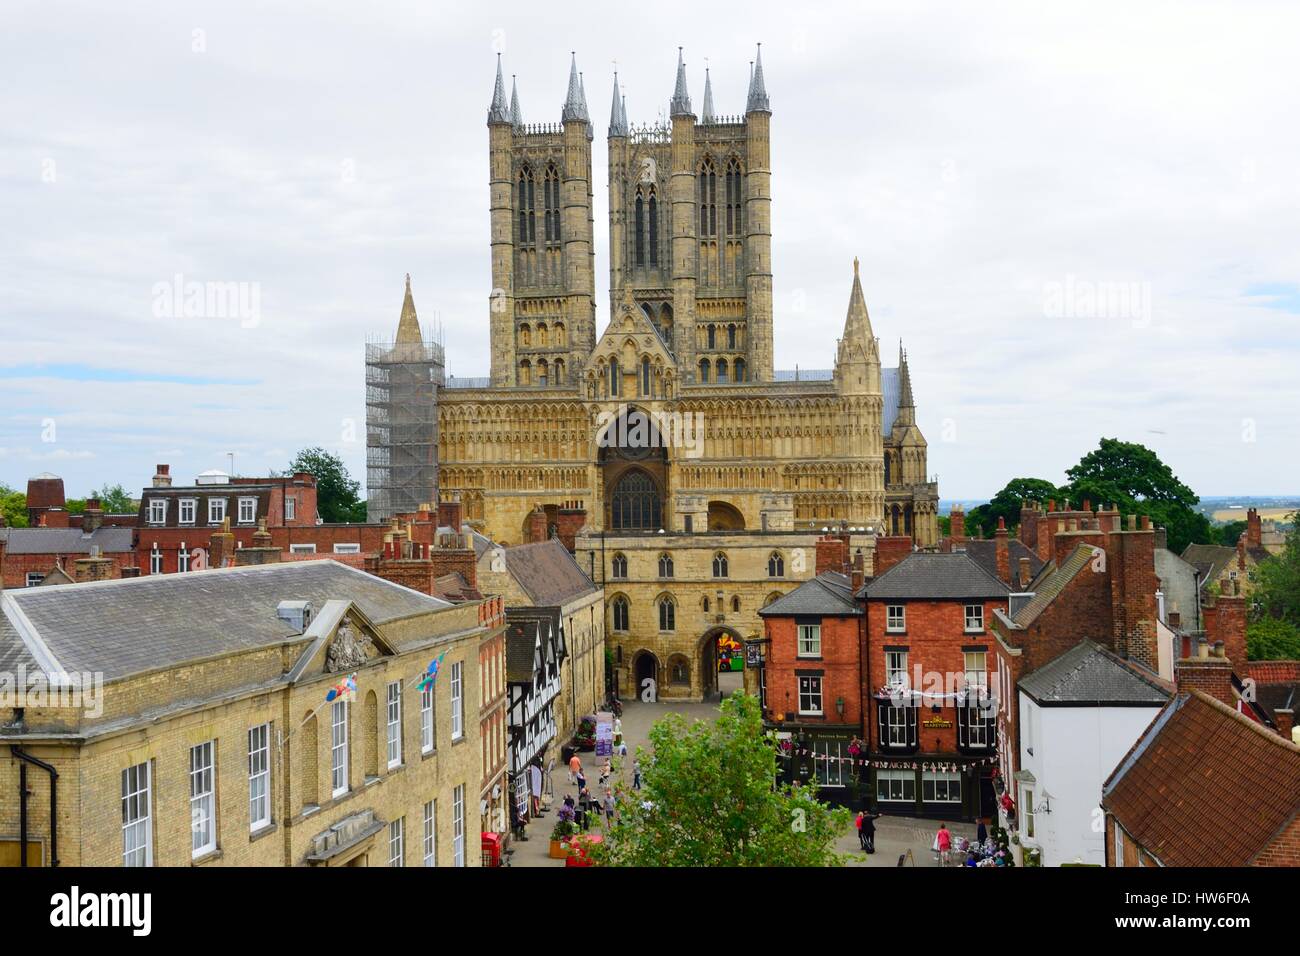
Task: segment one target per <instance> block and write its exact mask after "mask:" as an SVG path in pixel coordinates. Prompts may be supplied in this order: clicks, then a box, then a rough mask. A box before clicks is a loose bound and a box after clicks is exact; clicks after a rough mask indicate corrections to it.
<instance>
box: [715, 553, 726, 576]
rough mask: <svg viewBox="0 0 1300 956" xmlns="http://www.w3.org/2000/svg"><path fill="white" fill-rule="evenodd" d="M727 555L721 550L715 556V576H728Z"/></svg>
mask: <svg viewBox="0 0 1300 956" xmlns="http://www.w3.org/2000/svg"><path fill="white" fill-rule="evenodd" d="M727 564H728V562H727V555H726V554H725V553H724V552H722V551H719V552H718V553H717V554H715V555H714V556H713V576H714V577H715V578H725V577H727Z"/></svg>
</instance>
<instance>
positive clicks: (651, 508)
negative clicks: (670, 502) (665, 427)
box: [596, 407, 668, 532]
mask: <svg viewBox="0 0 1300 956" xmlns="http://www.w3.org/2000/svg"><path fill="white" fill-rule="evenodd" d="M596 441H597V445H598V446H599V447H598V452H597V460H598V461H599V463H600V469H601V490H602V496H603V499H604V507H603V512H604V524H605V527H606V528H608V529H609V530H612V531H632V532H655V531H659V530H660V529H661V528H663V527H664V525H665V523H666V519H667V515H666V514H665V512H664V500H665V496H666V493H667V488H668V447H667V442H666V441H665V440H664V438H663V436H662V435H661V434H660V433H659V429H658V426H657V425H656V424H655V422H654V420H653V418H652V417H651V416H649V415H647V414H646V413H645V412H643V411H641V410H640V409H639V408H635V407H632V408H629V409H627V411H626V412H624V413H623V414H622V415H621V416H619V417H618V418H615V419H614V420H613V421H611V422H610V423H609V425H608V427H607V428H606V429H605V430H604V431H603V432H601V434H600V435H599V436H598V437H597V440H596Z"/></svg>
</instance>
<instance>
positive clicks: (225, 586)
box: [0, 560, 451, 680]
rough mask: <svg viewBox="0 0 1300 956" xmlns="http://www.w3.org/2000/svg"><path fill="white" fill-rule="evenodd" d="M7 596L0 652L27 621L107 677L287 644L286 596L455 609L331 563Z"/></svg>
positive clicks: (71, 667)
mask: <svg viewBox="0 0 1300 956" xmlns="http://www.w3.org/2000/svg"><path fill="white" fill-rule="evenodd" d="M2 600H3V603H2V604H0V609H2V610H3V615H4V617H5V618H7V620H8V624H9V625H10V630H11V631H12V632H13V633H12V637H9V636H8V635H7V633H6V632H4V631H0V658H3V657H4V656H5V655H6V654H11V653H15V651H14V649H13V647H12V644H13V641H14V640H18V641H19V642H22V640H23V637H22V635H20V634H19V633H17V631H18V629H19V628H20V626H22V627H27V626H29V627H30V628H31V632H32V635H33V636H34V638H35V639H36V640H38V641H40V642H41V643H43V644H44V646H45V647H46V648H48V650H49V653H50V654H51V655H52V656H53V658H54V660H55V661H56V662H57V664H58V666H60V667H61V668H62V669H63V670H65V671H69V672H75V671H90V672H95V671H98V672H102V673H103V674H104V679H105V680H114V679H117V678H121V677H127V676H130V675H132V674H138V673H142V672H144V671H149V670H153V669H155V668H159V667H168V666H175V665H177V664H181V663H184V662H186V661H191V660H198V659H201V658H206V657H212V656H215V655H221V654H229V653H233V652H237V651H241V650H246V649H249V648H253V647H260V646H264V645H269V644H276V643H279V642H281V641H283V640H285V639H287V638H289V637H292V636H294V635H295V633H296V632H295V631H294V630H293V629H292V628H291V627H290V626H289V625H288V624H286V623H285V622H284V621H282V620H280V619H279V618H278V617H276V606H277V605H278V604H279V603H280V602H281V601H310V602H312V604H313V605H314V606H315V607H316V608H317V609H318V610H319V609H320V608H321V607H322V606H324V604H325V602H326V601H329V600H349V601H354V602H355V603H356V605H357V606H358V607H359V608H360V609H361V612H362V613H363V614H365V615H366V616H367V617H368V618H369V619H370V620H371V621H373V622H375V623H376V624H382V623H384V622H385V621H390V620H395V619H397V618H401V617H406V616H409V615H412V614H417V613H420V612H427V611H433V610H439V609H441V608H446V607H450V606H451V605H449V604H448V603H447V602H446V601H440V600H438V599H437V598H433V597H429V596H428V595H424V594H421V593H419V592H418V591H413V590H411V589H410V588H405V587H402V586H401V585H398V584H393V583H392V582H390V581H385V580H384V579H383V578H380V577H376V576H375V575H372V574H367V573H366V572H364V571H358V570H356V569H354V568H350V567H347V566H346V565H343V564H340V563H339V562H337V561H327V560H326V561H304V562H301V563H299V562H295V563H291V564H267V565H258V566H251V567H243V568H225V569H220V570H208V571H196V572H192V573H189V574H160V575H150V576H148V577H143V578H128V579H125V580H115V581H96V582H92V583H87V584H65V585H63V586H62V587H57V588H22V589H19V590H10V591H5V592H4V593H3V598H2ZM6 638H7V643H8V644H9V645H10V647H9V648H8V649H7V650H6V648H5V647H4V646H3V645H4V643H6Z"/></svg>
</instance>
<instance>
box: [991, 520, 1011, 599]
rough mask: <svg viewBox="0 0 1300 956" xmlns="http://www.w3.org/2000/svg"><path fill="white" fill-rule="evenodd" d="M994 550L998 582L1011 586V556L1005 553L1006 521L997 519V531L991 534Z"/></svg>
mask: <svg viewBox="0 0 1300 956" xmlns="http://www.w3.org/2000/svg"><path fill="white" fill-rule="evenodd" d="M993 541H994V549H995V550H996V552H997V558H998V580H1000V581H1004V582H1005V583H1006V584H1007V585H1011V584H1013V582H1012V580H1011V556H1010V554H1009V553H1008V551H1007V519H1006V518H998V527H997V530H996V531H994V532H993Z"/></svg>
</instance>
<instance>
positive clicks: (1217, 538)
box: [1210, 521, 1246, 548]
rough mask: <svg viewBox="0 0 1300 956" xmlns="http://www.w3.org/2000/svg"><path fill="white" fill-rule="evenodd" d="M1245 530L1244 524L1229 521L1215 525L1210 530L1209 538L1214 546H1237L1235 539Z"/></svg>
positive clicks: (1242, 522)
mask: <svg viewBox="0 0 1300 956" xmlns="http://www.w3.org/2000/svg"><path fill="white" fill-rule="evenodd" d="M1245 530H1246V522H1244V521H1229V522H1227V523H1226V524H1221V525H1216V526H1214V527H1213V528H1212V529H1211V532H1210V534H1211V536H1212V537H1213V539H1214V542H1213V543H1214V544H1222V545H1225V546H1226V547H1229V548H1235V547H1236V546H1237V539H1238V538H1240V537H1241V534H1242V532H1243V531H1245Z"/></svg>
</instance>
